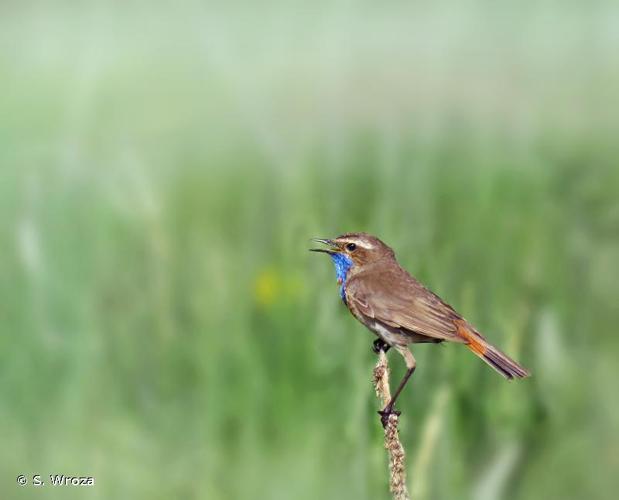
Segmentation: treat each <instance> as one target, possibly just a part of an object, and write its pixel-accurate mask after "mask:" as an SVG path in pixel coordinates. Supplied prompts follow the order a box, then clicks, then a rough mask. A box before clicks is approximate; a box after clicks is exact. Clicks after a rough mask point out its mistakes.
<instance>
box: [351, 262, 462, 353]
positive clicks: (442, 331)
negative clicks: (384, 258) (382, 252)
mask: <svg viewBox="0 0 619 500" xmlns="http://www.w3.org/2000/svg"><path fill="white" fill-rule="evenodd" d="M346 300H347V303H349V304H350V306H352V307H354V308H357V309H358V310H359V311H360V312H361V313H362V314H363V315H365V316H366V317H369V318H374V319H376V320H379V321H381V322H383V323H385V324H387V325H389V326H391V327H394V328H402V329H404V330H409V331H411V332H415V333H418V334H422V335H425V336H427V337H432V338H435V339H441V340H448V341H451V342H466V340H465V339H463V338H462V337H460V336H459V335H458V334H457V330H458V320H462V317H461V316H460V315H459V314H458V313H457V312H456V311H454V309H453V308H452V307H451V306H450V305H449V304H446V303H445V302H443V301H442V300H441V299H440V297H438V296H437V295H435V294H434V293H432V292H431V291H430V290H428V289H427V288H425V287H424V286H423V285H422V284H421V283H419V282H418V281H417V280H416V279H414V278H413V277H412V276H410V275H409V274H408V273H407V272H406V271H404V270H403V269H402V268H399V269H396V270H389V271H386V272H380V273H372V276H364V274H363V273H360V274H358V275H355V276H353V277H351V279H350V280H349V281H348V282H347V283H346Z"/></svg>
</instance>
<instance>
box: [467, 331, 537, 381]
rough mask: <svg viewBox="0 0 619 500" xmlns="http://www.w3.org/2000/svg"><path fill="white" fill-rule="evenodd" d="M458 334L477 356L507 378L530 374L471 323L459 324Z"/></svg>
mask: <svg viewBox="0 0 619 500" xmlns="http://www.w3.org/2000/svg"><path fill="white" fill-rule="evenodd" d="M458 335H459V336H461V337H462V338H464V339H465V340H466V346H467V347H468V348H469V349H470V350H471V351H473V353H475V354H476V355H477V356H479V357H480V358H481V359H482V360H484V361H485V362H486V364H488V365H489V366H491V367H492V368H494V369H495V370H496V371H497V372H499V373H500V374H501V375H503V376H504V377H505V378H506V379H513V378H525V377H528V376H529V375H530V373H529V371H528V370H526V369H525V368H523V367H522V366H520V365H519V364H518V363H516V362H515V361H514V360H513V359H511V358H510V357H509V356H507V355H506V354H503V353H502V352H501V351H499V350H498V349H497V348H496V347H494V346H493V345H491V344H489V343H488V342H487V341H486V339H485V338H484V337H482V336H481V334H479V333H478V332H477V331H475V330H474V329H473V328H472V327H470V326H469V325H465V324H461V325H459V326H458Z"/></svg>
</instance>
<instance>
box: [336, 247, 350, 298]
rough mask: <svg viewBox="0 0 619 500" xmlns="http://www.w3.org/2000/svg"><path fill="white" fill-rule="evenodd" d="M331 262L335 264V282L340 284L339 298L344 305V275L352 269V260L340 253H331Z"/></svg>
mask: <svg viewBox="0 0 619 500" xmlns="http://www.w3.org/2000/svg"><path fill="white" fill-rule="evenodd" d="M331 260H333V264H335V274H336V276H337V282H338V283H339V284H340V297H342V300H343V301H344V303H346V275H347V274H348V271H349V270H350V268H351V267H352V260H351V259H350V257H349V256H348V255H345V254H342V253H332V254H331Z"/></svg>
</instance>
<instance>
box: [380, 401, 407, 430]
mask: <svg viewBox="0 0 619 500" xmlns="http://www.w3.org/2000/svg"><path fill="white" fill-rule="evenodd" d="M377 413H378V414H379V415H380V423H381V424H383V429H385V428H386V427H387V424H388V423H389V417H390V416H391V415H396V416H398V417H399V416H400V415H401V414H402V413H401V412H400V411H398V410H394V409H393V408H391V407H389V406H386V407H385V408H384V409H383V410H380V411H378V412H377Z"/></svg>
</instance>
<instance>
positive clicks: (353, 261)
mask: <svg viewBox="0 0 619 500" xmlns="http://www.w3.org/2000/svg"><path fill="white" fill-rule="evenodd" d="M313 240H314V241H316V242H318V243H323V244H324V245H326V248H311V249H310V250H311V251H312V252H323V253H327V254H329V255H330V256H331V259H332V260H333V263H334V264H335V271H336V273H337V279H338V282H340V283H342V282H344V281H345V280H346V277H347V275H348V272H349V271H350V270H351V269H354V270H357V269H359V268H361V267H362V266H365V265H367V264H371V263H372V262H376V261H378V260H381V259H383V258H385V257H393V250H392V249H391V248H389V247H388V246H387V245H385V244H384V243H383V242H382V241H380V240H379V239H378V238H377V237H376V236H372V235H370V234H367V233H347V234H343V235H341V236H338V237H337V238H335V239H332V240H331V239H322V238H314V239H313Z"/></svg>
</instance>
